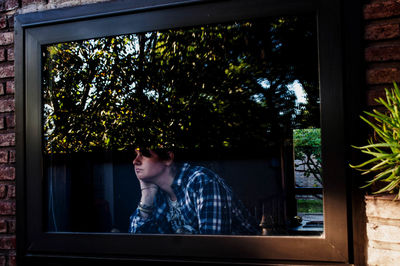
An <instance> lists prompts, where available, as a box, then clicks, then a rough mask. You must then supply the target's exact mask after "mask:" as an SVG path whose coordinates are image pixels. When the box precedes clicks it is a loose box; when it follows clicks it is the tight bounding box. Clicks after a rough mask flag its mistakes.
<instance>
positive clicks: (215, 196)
mask: <svg viewBox="0 0 400 266" xmlns="http://www.w3.org/2000/svg"><path fill="white" fill-rule="evenodd" d="M42 51H43V59H42V62H43V66H42V68H43V69H42V71H43V75H42V76H43V80H42V82H43V86H42V87H43V106H42V107H43V153H44V163H45V177H46V178H45V180H46V186H47V189H46V191H47V208H48V212H47V213H48V215H47V230H48V231H56V232H133V233H171V232H172V233H200V234H256V235H302V234H307V235H308V234H321V233H322V229H323V214H322V193H323V191H322V173H321V166H320V163H321V156H320V146H321V144H320V143H321V142H320V137H319V136H320V131H319V127H320V125H319V120H320V113H319V112H320V106H319V105H320V101H319V86H318V53H317V38H316V25H315V17H314V16H313V15H310V16H287V17H273V18H262V19H256V20H251V21H238V22H232V23H226V24H216V25H203V26H196V27H191V28H179V29H169V30H163V31H153V32H143V33H135V34H130V35H121V36H114V37H105V38H100V39H90V40H82V41H74V42H67V43H56V44H52V45H47V46H44V47H43V49H42ZM154 154H155V155H154ZM171 154H172V155H171ZM155 158H156V159H157V163H160V164H153V165H150V166H148V168H145V165H146V164H148V163H149V162H153V161H154V160H153V159H155ZM146 160H147V161H146ZM152 160H153V161H152ZM188 165H190V166H191V167H193V168H190V167H189V166H188ZM195 166H196V167H197V166H201V167H203V168H200V167H197V168H196V167H195ZM168 167H170V168H168ZM165 169H168V171H167V170H165ZM147 170H149V171H153V172H152V173H147V172H146V171H147ZM154 171H155V172H154ZM157 171H158V172H157ZM164 171H167V172H168V177H171V176H172V177H173V179H172V182H173V183H172V184H169V185H168V186H167V185H166V186H163V185H165V184H164V183H162V182H161V181H159V180H161V179H160V178H161V176H164V175H163V173H165V172H164ZM141 178H142V179H141ZM146 178H147V179H146ZM139 179H140V180H142V182H139ZM155 180H158V181H157V182H156V181H155ZM165 180H170V179H168V178H166V179H165ZM178 180H181V181H178ZM166 182H167V181H166ZM141 183H142V184H141ZM143 183H145V185H149V184H155V183H156V185H157V189H158V192H157V194H156V196H155V197H154V200H153V201H152V205H149V204H147V205H149V206H147V205H146V204H141V205H140V207H139V208H138V205H139V202H140V200H141V196H142V195H143V193H146V192H148V191H147V190H151V189H153V188H148V187H147V186H145V185H143ZM166 188H171V189H172V192H173V193H172V194H171V191H169V190H168V189H166ZM142 200H143V198H142ZM169 200H171V201H169ZM174 202H177V205H176V204H174ZM142 203H143V202H142ZM175 205H176V206H177V207H174V206H175ZM150 206H152V208H150ZM148 213H149V214H148ZM147 214H148V215H147ZM215 220H216V221H217V222H215ZM149 221H150V222H149ZM212 221H214V222H212ZM243 224H249V226H245V228H242V227H243V226H242V225H243ZM155 225H156V226H155ZM250 227H251V230H250V229H249V228H250ZM253 229H254V230H253Z"/></svg>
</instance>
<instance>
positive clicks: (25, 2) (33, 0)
mask: <svg viewBox="0 0 400 266" xmlns="http://www.w3.org/2000/svg"><path fill="white" fill-rule="evenodd" d="M40 3H43V4H45V3H46V0H22V6H27V5H30V4H40Z"/></svg>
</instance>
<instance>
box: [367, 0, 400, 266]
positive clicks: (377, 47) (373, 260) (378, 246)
mask: <svg viewBox="0 0 400 266" xmlns="http://www.w3.org/2000/svg"><path fill="white" fill-rule="evenodd" d="M363 12H364V21H365V32H364V39H365V62H366V83H367V105H368V106H370V107H371V108H372V107H374V108H379V107H378V106H376V105H377V103H376V102H375V101H374V98H376V97H382V96H384V95H385V93H384V88H391V87H392V82H393V81H396V82H397V83H398V85H400V0H373V1H366V2H365V5H364V10H363ZM399 211H400V202H392V201H391V199H385V198H384V197H383V198H379V199H378V198H375V197H367V199H366V215H367V226H366V227H367V241H368V242H367V247H366V252H367V254H366V264H367V265H379V266H384V265H395V264H398V262H399V260H400V240H399V238H398V236H399V234H400V218H399V217H398V216H399V215H398V213H399Z"/></svg>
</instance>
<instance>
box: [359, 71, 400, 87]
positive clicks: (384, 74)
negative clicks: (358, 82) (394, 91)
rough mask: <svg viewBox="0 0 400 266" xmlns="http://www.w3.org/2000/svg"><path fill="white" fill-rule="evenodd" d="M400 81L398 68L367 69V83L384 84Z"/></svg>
mask: <svg viewBox="0 0 400 266" xmlns="http://www.w3.org/2000/svg"><path fill="white" fill-rule="evenodd" d="M393 81H396V82H399V81H400V70H399V68H396V67H387V68H377V69H370V70H368V71H367V83H368V84H371V85H372V84H384V83H392V82H393Z"/></svg>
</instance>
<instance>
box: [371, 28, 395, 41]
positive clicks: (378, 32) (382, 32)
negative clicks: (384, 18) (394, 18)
mask: <svg viewBox="0 0 400 266" xmlns="http://www.w3.org/2000/svg"><path fill="white" fill-rule="evenodd" d="M399 36H400V25H399V24H379V25H368V26H366V27H365V34H364V38H365V39H366V40H371V41H376V40H387V39H393V38H397V37H399Z"/></svg>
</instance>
